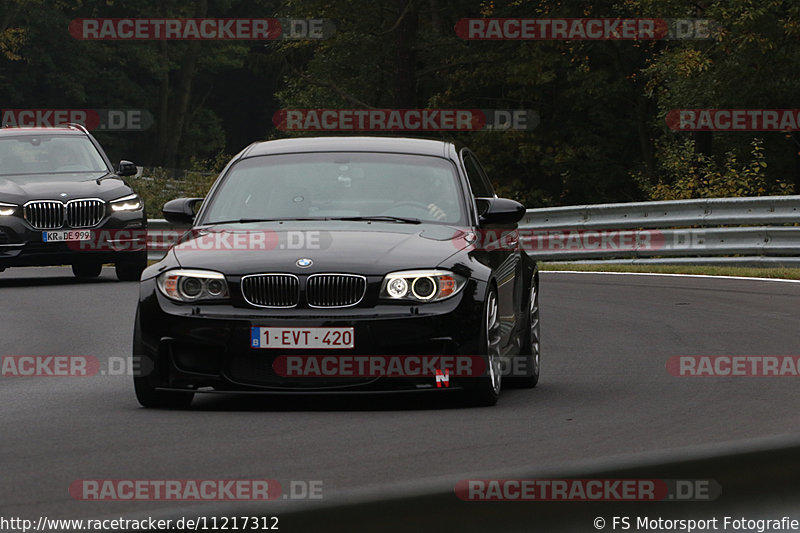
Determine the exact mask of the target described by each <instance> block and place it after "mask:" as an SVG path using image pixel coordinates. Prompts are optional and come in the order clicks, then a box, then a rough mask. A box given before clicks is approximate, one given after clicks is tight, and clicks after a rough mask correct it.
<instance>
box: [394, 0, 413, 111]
mask: <svg viewBox="0 0 800 533" xmlns="http://www.w3.org/2000/svg"><path fill="white" fill-rule="evenodd" d="M395 6H396V7H397V17H398V20H399V22H398V24H397V28H395V35H396V39H395V44H396V54H395V77H394V91H393V105H394V107H395V108H396V109H409V108H414V107H416V101H417V79H416V63H417V54H416V51H415V50H414V46H415V44H416V40H417V26H418V19H419V14H418V12H417V9H416V7H415V6H414V0H395Z"/></svg>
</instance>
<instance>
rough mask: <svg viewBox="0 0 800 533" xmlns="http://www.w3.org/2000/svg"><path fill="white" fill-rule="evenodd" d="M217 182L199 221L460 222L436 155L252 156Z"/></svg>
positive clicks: (448, 166) (448, 170) (451, 172)
mask: <svg viewBox="0 0 800 533" xmlns="http://www.w3.org/2000/svg"><path fill="white" fill-rule="evenodd" d="M223 179H224V181H223V182H222V183H221V185H220V186H219V187H218V188H217V190H216V191H215V192H214V195H213V197H212V198H211V199H210V206H209V209H208V212H207V213H206V214H205V215H204V220H203V222H202V223H204V224H215V223H221V222H231V221H238V220H242V219H246V220H265V219H302V218H351V217H386V218H387V219H389V218H391V217H398V219H412V220H418V221H421V222H438V223H445V224H460V223H462V221H463V218H464V217H463V209H462V204H461V201H460V192H459V190H460V189H459V186H458V180H457V174H456V170H455V167H454V166H453V164H452V163H450V162H449V161H447V160H444V159H441V158H437V157H428V156H418V155H404V154H385V153H341V152H337V153H314V154H291V155H273V156H260V157H253V158H249V159H245V160H242V161H240V162H238V163H237V164H236V165H235V166H233V167H232V169H231V170H230V171H229V172H228V173H227V175H226V176H225V177H224V178H223ZM400 221H402V220H400Z"/></svg>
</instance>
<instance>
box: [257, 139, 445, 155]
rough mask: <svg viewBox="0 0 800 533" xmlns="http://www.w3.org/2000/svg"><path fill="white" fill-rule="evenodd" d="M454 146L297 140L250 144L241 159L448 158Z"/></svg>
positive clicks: (403, 141) (405, 141) (425, 141)
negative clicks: (336, 155) (305, 155)
mask: <svg viewBox="0 0 800 533" xmlns="http://www.w3.org/2000/svg"><path fill="white" fill-rule="evenodd" d="M451 146H452V143H450V142H447V141H437V140H432V139H413V138H409V137H368V136H361V137H296V138H292V139H278V140H275V141H263V142H258V143H253V144H251V145H250V146H249V147H248V148H247V149H246V150H245V151H244V153H243V154H242V157H243V158H244V157H253V156H260V155H274V154H291V153H302V152H383V153H399V154H418V155H430V156H436V157H447V154H448V148H449V147H451Z"/></svg>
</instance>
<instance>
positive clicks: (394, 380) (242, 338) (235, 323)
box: [133, 279, 485, 392]
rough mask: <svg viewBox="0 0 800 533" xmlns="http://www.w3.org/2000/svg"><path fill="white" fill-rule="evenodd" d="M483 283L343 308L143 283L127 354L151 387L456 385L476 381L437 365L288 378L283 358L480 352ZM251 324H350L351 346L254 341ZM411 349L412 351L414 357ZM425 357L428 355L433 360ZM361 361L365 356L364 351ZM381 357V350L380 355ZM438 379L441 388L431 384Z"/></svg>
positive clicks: (255, 388)
mask: <svg viewBox="0 0 800 533" xmlns="http://www.w3.org/2000/svg"><path fill="white" fill-rule="evenodd" d="M484 292H485V285H483V283H481V282H476V281H474V280H473V281H470V282H469V283H468V285H467V287H465V289H464V290H463V291H462V292H461V293H459V294H458V295H456V296H454V297H453V298H451V299H448V300H445V301H443V302H437V303H432V304H425V305H418V306H413V305H397V304H379V305H376V306H373V307H370V308H358V307H355V308H349V309H330V310H325V309H283V310H281V309H253V308H237V307H233V306H230V305H208V304H206V305H181V304H176V303H174V302H172V301H170V300H168V299H167V298H165V297H164V296H163V295H162V294H160V293H159V292H158V291H157V290H156V288H155V280H154V279H150V280H145V281H143V282H142V283H141V295H142V297H141V298H140V304H139V310H138V315H137V327H136V330H137V331H136V332H135V335H134V354H133V355H134V357H135V358H136V361H137V363H138V368H139V369H140V370H139V371H140V373H141V375H143V376H145V377H146V379H148V380H149V382H150V384H151V385H152V386H154V387H159V388H168V389H179V390H186V389H193V390H198V389H202V388H206V387H210V388H213V389H214V390H215V391H224V392H315V391H316V392H338V391H341V392H359V391H360V392H374V391H402V390H431V389H437V388H438V389H447V390H454V389H460V388H462V387H464V386H469V384H470V383H471V382H472V381H474V380H473V379H472V378H464V379H462V378H459V377H453V378H451V379H449V380H448V382H447V384H446V385H444V386H442V384H441V383H439V384H437V380H436V376H435V375H434V373H420V374H416V375H414V376H413V377H398V376H392V377H372V376H366V377H358V376H356V377H354V376H352V375H335V376H325V377H307V376H297V375H294V376H288V375H286V374H285V373H283V375H281V373H280V372H279V371H276V368H278V367H279V366H280V365H278V366H276V365H275V363H276V360H278V359H279V358H281V357H283V358H284V359H285V358H286V357H287V356H290V357H297V356H318V357H321V356H327V357H345V356H356V357H359V356H420V357H422V356H431V357H430V358H432V357H433V356H476V354H479V353H480V349H479V346H480V339H479V337H480V332H481V326H480V325H481V314H482V308H483V303H482V301H480V299H479V297H478V295H483V294H484ZM252 327H292V328H309V327H352V328H353V332H354V338H355V342H354V347H353V348H352V349H330V350H314V349H308V350H305V349H304V350H297V349H294V350H285V349H284V350H281V349H258V348H252V347H251V328H252ZM420 357H418V358H417V359H419V358H420ZM430 358H427V359H428V360H430ZM361 359H362V360H363V357H361ZM384 359H385V358H384ZM437 385H438V386H437Z"/></svg>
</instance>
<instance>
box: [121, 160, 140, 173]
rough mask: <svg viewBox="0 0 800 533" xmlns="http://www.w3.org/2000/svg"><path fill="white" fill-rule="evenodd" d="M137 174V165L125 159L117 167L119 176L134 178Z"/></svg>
mask: <svg viewBox="0 0 800 533" xmlns="http://www.w3.org/2000/svg"><path fill="white" fill-rule="evenodd" d="M137 172H139V170H138V169H137V168H136V164H135V163H133V162H131V161H126V160H125V159H123V160H121V161H120V162H119V166H118V167H117V176H134V175H136V173H137Z"/></svg>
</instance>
